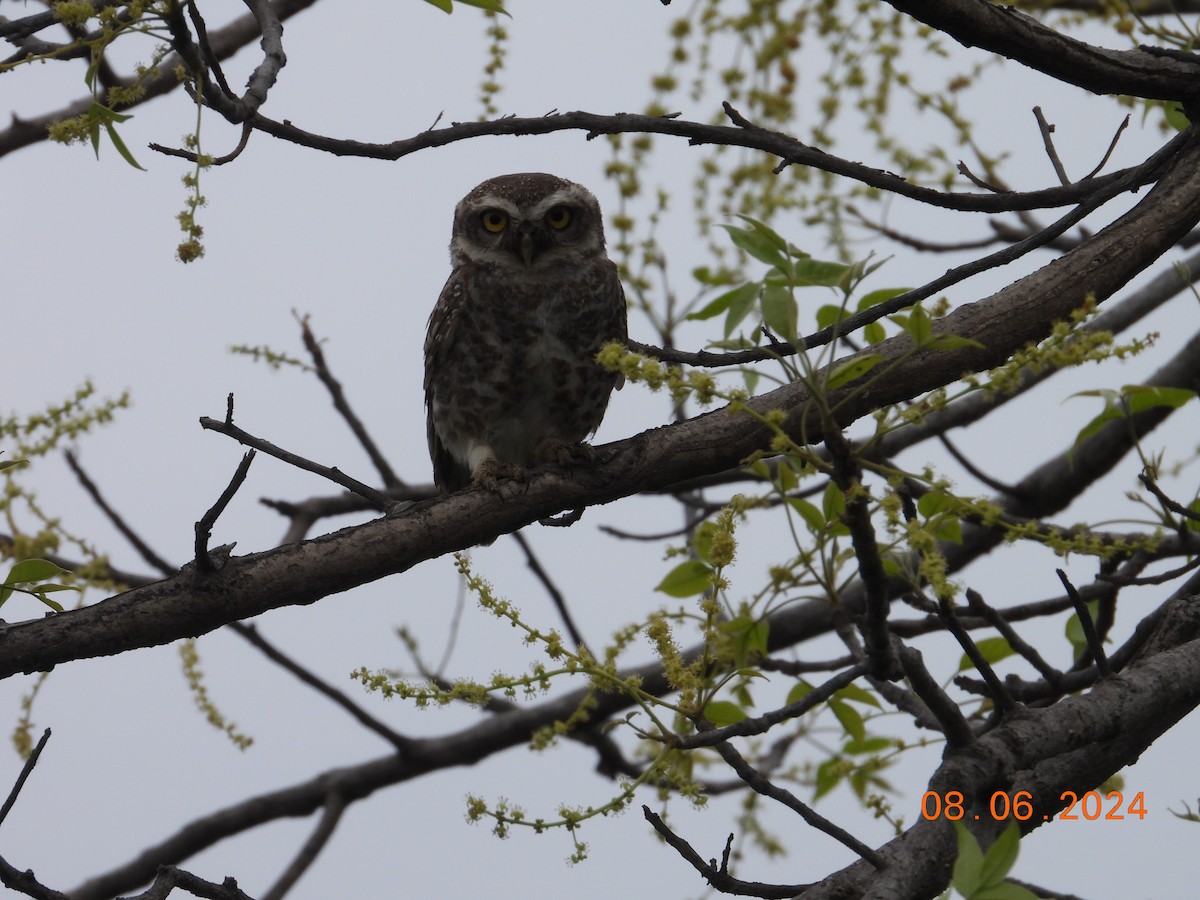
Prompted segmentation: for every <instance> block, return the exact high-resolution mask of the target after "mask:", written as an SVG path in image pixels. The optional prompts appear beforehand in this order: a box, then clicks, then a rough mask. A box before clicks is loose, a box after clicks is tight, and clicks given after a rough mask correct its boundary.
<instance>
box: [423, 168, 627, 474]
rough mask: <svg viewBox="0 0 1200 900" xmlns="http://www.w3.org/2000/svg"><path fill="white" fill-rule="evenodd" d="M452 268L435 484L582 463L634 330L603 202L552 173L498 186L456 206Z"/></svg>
mask: <svg viewBox="0 0 1200 900" xmlns="http://www.w3.org/2000/svg"><path fill="white" fill-rule="evenodd" d="M450 265H451V269H452V271H451V272H450V278H449V280H447V282H446V286H445V287H444V288H442V293H441V296H439V297H438V301H437V304H436V305H435V306H434V308H433V314H432V315H431V316H430V317H429V330H428V333H427V334H426V337H425V405H426V411H427V415H426V424H427V427H428V434H429V453H430V455H431V456H432V457H433V477H434V481H435V482H436V484H437V486H438V488H439V489H440V490H442V491H447V492H448V491H455V490H459V489H460V488H463V487H466V486H467V485H469V484H471V483H482V484H487V485H493V484H494V483H495V481H496V479H497V478H498V477H503V476H511V475H517V474H519V473H520V472H521V470H522V469H523V468H524V467H526V466H534V465H538V464H540V463H548V462H555V463H564V462H568V461H570V460H571V459H572V458H573V457H577V456H580V455H582V454H583V453H584V450H585V448H584V445H583V443H582V442H583V440H584V438H586V437H588V436H589V435H590V434H591V433H592V432H594V431H595V430H596V428H597V427H598V426H599V425H600V420H601V419H602V418H603V417H604V410H605V407H607V406H608V397H609V394H610V393H612V389H613V387H614V386H617V387H619V386H620V385H619V379H618V376H617V375H614V374H613V373H611V372H607V371H605V370H604V369H603V368H601V367H600V365H599V364H598V363H597V362H596V353H597V351H599V350H600V348H601V347H602V346H603V345H604V344H605V343H607V342H608V341H624V340H625V339H626V333H627V332H626V311H625V294H624V291H622V289H621V280H620V278H619V276H618V274H617V267H616V265H614V264H613V262H612V261H611V260H609V258H608V256H607V255H606V254H605V252H604V226H603V223H602V222H601V217H600V205H599V204H598V203H597V202H596V198H595V197H593V196H592V194H591V193H590V192H589V191H588V190H587V189H586V188H584V187H582V186H580V185H578V184H574V183H572V182H570V181H567V180H566V179H563V178H557V177H555V176H554V175H544V174H541V173H528V174H519V175H501V176H500V177H498V178H492V179H489V180H488V181H485V182H483V184H481V185H479V186H478V187H476V188H475V189H474V190H472V191H471V192H470V193H469V194H467V196H465V197H464V198H463V199H462V200H461V201H460V202H459V204H458V207H457V208H456V209H455V210H454V227H453V230H452V232H451V237H450Z"/></svg>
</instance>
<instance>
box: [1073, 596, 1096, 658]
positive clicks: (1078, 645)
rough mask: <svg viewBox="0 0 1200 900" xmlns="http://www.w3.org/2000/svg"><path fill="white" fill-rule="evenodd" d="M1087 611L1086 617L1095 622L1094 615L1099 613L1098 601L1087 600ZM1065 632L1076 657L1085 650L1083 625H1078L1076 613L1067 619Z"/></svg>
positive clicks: (1085, 638) (1085, 639)
mask: <svg viewBox="0 0 1200 900" xmlns="http://www.w3.org/2000/svg"><path fill="white" fill-rule="evenodd" d="M1087 611H1088V615H1089V616H1091V617H1092V621H1093V622H1095V621H1096V614H1097V613H1099V612H1100V601H1099V600H1089V601H1088V603H1087ZM1065 632H1066V635H1067V640H1068V641H1070V642H1071V646H1072V647H1073V648H1074V649H1075V655H1076V656H1078V655H1079V654H1081V653H1083V652H1084V651H1085V650H1087V646H1088V644H1087V637H1086V636H1085V635H1084V633H1083V625H1082V624H1080V621H1079V614H1078V613H1071V618H1069V619H1067V627H1066V629H1065Z"/></svg>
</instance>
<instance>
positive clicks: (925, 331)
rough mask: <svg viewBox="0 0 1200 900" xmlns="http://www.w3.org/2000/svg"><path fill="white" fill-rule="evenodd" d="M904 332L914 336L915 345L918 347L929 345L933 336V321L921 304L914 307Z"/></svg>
mask: <svg viewBox="0 0 1200 900" xmlns="http://www.w3.org/2000/svg"><path fill="white" fill-rule="evenodd" d="M904 330H905V331H907V332H908V333H909V334H910V335H911V336H912V339H913V343H914V344H916V345H917V346H918V347H924V346H925V345H926V344H928V343H929V339H930V338H931V337H932V336H933V321H932V320H931V319H930V318H929V313H927V312H925V308H924V307H923V306H921V304H920V303H918V304H917V305H916V306H914V307H913V308H912V312H911V313H909V316H908V321H907V322H906V323H905V325H904Z"/></svg>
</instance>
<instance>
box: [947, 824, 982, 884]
mask: <svg viewBox="0 0 1200 900" xmlns="http://www.w3.org/2000/svg"><path fill="white" fill-rule="evenodd" d="M954 834H955V836H956V837H957V838H958V858H957V859H955V861H954V875H953V876H952V878H951V883H952V884H953V885H954V889H955V890H956V891H958V892H959V893H960V894H962V895H963V896H964V897H971V896H972V895H973V894H974V893H975V891H977V890H978V889H979V888H981V887H982V886H983V881H982V873H983V851H982V850H980V849H979V842H978V841H977V840H975V836H974V835H973V834H971V832H970V831H968V830H967V826H965V825H964V824H963V823H962V822H955V823H954Z"/></svg>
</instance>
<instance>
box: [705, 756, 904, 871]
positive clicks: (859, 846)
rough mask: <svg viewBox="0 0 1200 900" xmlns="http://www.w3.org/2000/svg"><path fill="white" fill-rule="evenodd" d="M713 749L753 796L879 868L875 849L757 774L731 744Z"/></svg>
mask: <svg viewBox="0 0 1200 900" xmlns="http://www.w3.org/2000/svg"><path fill="white" fill-rule="evenodd" d="M716 749H717V752H718V753H720V754H721V758H722V759H723V760H725V762H726V763H728V764H729V767H730V768H731V769H733V771H734V772H736V773H737V776H738V778H740V779H742V781H744V782H746V785H747V786H748V787H749V788H750V789H751V790H753V791H754V792H755V793H758V794H762V795H763V796H764V797H770V798H771V799H772V800H775V801H776V802H778V803H782V804H783V805H784V806H786V807H787V808H788V809H790V810H791V811H792V812H794V813H796V815H798V816H800V818H802V819H803V820H804V821H805V822H807V823H808V824H809V825H810V826H812V827H813V828H815V829H817V830H818V831H821V832H824V833H825V834H827V835H829V836H830V837H831V838H833V839H834V840H835V841H837V842H838V843H840V844H842V845H843V846H845V847H848V848H849V849H850V850H852V851H854V852H855V853H857V854H858V855H859V856H860V857H862V858H863V859H864V860H866V861H867V862H868V863H870V864H871V865H872V866H874V867H875V868H876V869H882V868H883V866H884V861H883V857H881V856H880V855H879V854H878V853H876V852H875V850H873V849H872V848H870V847H868V846H867V845H866V844H864V843H863V842H862V841H860V840H859V839H858V838H856V837H855V836H854V835H852V834H851V833H850V832H848V831H847V830H846V829H844V828H842V827H840V826H838V825H835V824H833V822H831V821H829V820H828V819H826V818H825V817H824V816H822V815H821V814H820V813H818V812H817V811H816V810H814V809H813V808H812V807H810V806H809V805H808V804H807V803H805V802H804V801H802V800H801V799H800V798H799V797H797V796H796V795H795V794H793V793H792V792H791V791H789V790H786V789H784V788H781V787H779V786H778V785H776V784H772V783H771V781H770V780H769V779H767V778H765V777H764V776H763V775H761V774H759V772H758V771H756V770H755V768H754V767H753V766H752V765H750V764H749V763H748V762H746V759H745V757H743V756H742V755H741V754H740V753H738V751H737V749H736V748H735V747H734V746H733V744H731V743H729V742H728V741H722V742H721V743H720V744H717V747H716Z"/></svg>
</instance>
